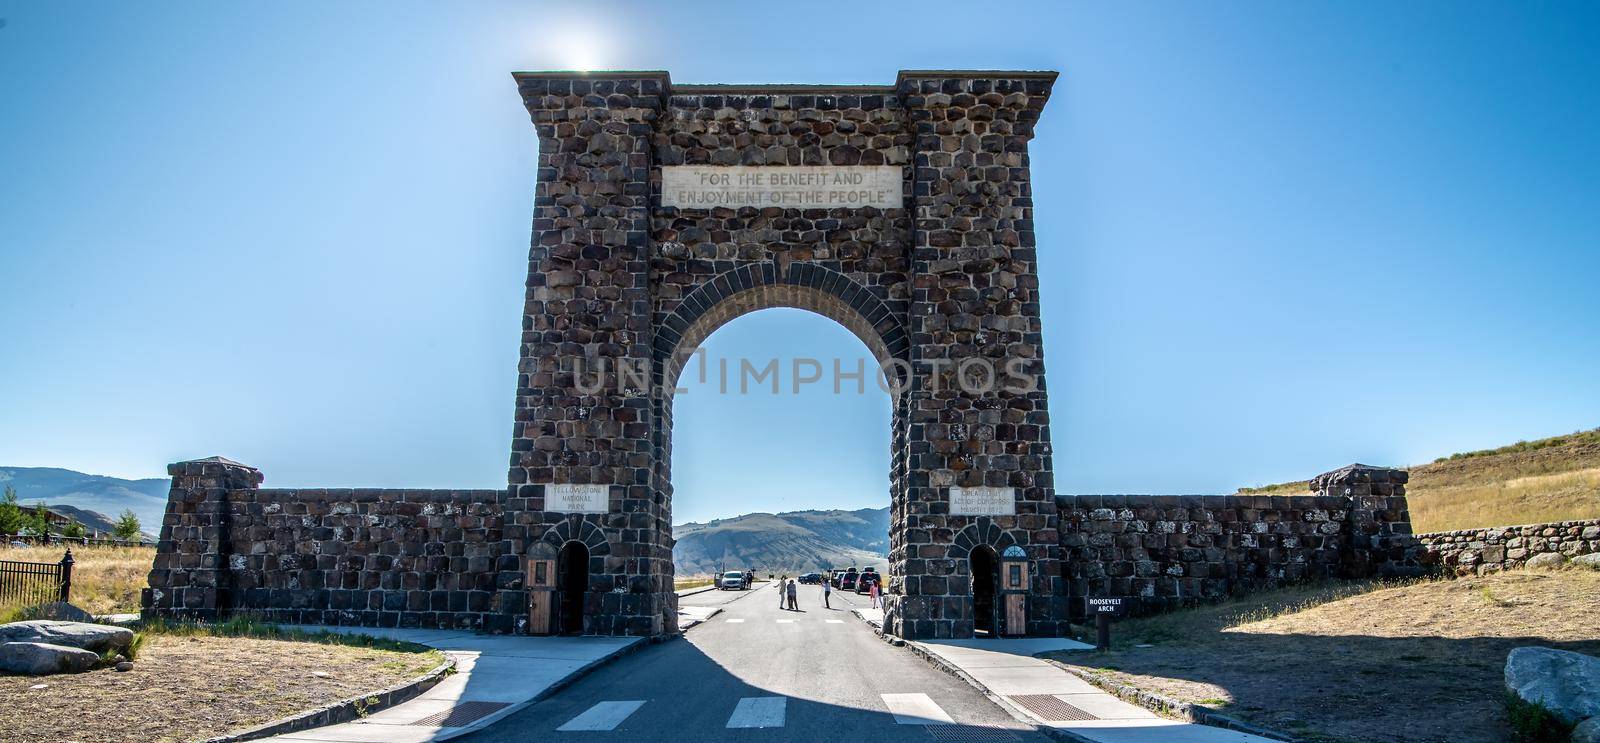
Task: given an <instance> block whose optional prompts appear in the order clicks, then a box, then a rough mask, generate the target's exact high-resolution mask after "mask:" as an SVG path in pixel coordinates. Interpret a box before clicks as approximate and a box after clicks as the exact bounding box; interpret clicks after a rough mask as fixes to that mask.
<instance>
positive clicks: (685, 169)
mask: <svg viewBox="0 0 1600 743" xmlns="http://www.w3.org/2000/svg"><path fill="white" fill-rule="evenodd" d="M900 189H901V172H900V166H898V165H814V166H813V165H766V166H761V165H722V166H717V165H663V166H661V205H662V206H673V207H679V208H685V209H711V208H713V207H719V206H722V207H730V208H738V207H741V206H753V207H764V206H777V207H784V208H790V209H833V208H837V207H843V208H846V209H860V208H862V207H867V206H871V207H877V208H879V209H899V208H900V207H901V205H902V199H901V193H900Z"/></svg>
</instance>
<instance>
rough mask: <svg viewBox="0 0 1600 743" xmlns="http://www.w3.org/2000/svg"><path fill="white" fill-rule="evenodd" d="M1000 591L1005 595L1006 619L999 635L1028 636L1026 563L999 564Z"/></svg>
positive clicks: (1009, 561) (1015, 561)
mask: <svg viewBox="0 0 1600 743" xmlns="http://www.w3.org/2000/svg"><path fill="white" fill-rule="evenodd" d="M1007 552H1010V550H1007ZM1000 590H1001V591H1002V592H1004V593H1005V619H1006V621H1005V627H1004V628H1003V629H1002V630H1001V634H1005V635H1026V634H1028V563H1027V562H1024V561H1021V560H1005V561H1003V562H1001V563H1000Z"/></svg>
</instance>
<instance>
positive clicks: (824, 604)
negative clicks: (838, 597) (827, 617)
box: [822, 578, 833, 609]
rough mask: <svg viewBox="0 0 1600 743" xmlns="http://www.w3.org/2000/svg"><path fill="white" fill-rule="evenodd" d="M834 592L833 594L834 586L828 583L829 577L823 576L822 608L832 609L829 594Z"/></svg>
mask: <svg viewBox="0 0 1600 743" xmlns="http://www.w3.org/2000/svg"><path fill="white" fill-rule="evenodd" d="M832 594H833V586H830V585H828V579H827V578H823V579H822V608H824V609H832V608H833V607H831V606H828V596H830V595H832Z"/></svg>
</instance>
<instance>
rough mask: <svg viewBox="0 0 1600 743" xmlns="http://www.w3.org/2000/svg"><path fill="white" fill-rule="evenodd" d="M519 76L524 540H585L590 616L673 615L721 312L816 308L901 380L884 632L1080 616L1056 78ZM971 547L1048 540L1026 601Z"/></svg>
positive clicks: (620, 622) (1011, 550) (968, 628)
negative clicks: (1046, 130)
mask: <svg viewBox="0 0 1600 743" xmlns="http://www.w3.org/2000/svg"><path fill="white" fill-rule="evenodd" d="M515 77H516V80H517V83H518V86H519V89H520V92H521V95H522V100H523V102H524V104H525V105H526V106H527V109H528V112H529V113H530V114H531V115H532V118H533V123H534V126H535V128H536V129H537V131H538V136H539V170H538V185H537V191H536V199H535V208H534V217H533V240H532V249H531V251H530V254H529V271H528V283H527V298H526V305H525V310H524V317H523V324H522V352H521V362H520V366H519V369H518V377H517V405H516V428H515V433H514V436H513V441H512V454H511V469H510V483H509V484H510V488H509V490H508V492H507V499H506V509H505V536H506V537H507V538H508V539H509V540H510V542H511V546H512V548H513V549H514V550H515V551H516V552H517V553H518V554H520V555H523V556H525V557H526V558H528V559H529V560H535V559H553V557H554V556H555V555H556V554H557V553H558V552H559V551H560V550H561V548H562V547H563V546H564V545H567V544H570V543H571V542H573V541H574V540H578V541H583V542H585V545H586V548H587V551H586V552H585V554H589V555H590V558H589V566H588V567H589V569H588V578H587V580H588V594H587V595H586V596H584V599H583V604H584V607H585V614H586V615H587V616H586V617H585V628H584V629H585V631H587V632H590V633H597V634H616V635H623V634H628V635H651V634H659V633H662V632H667V631H671V630H672V629H673V628H674V624H675V617H676V609H677V599H676V596H675V594H674V593H673V586H672V578H673V567H672V546H673V541H672V531H671V523H672V519H671V513H672V478H671V471H670V467H671V458H672V452H671V447H672V403H673V389H674V387H675V386H676V383H677V377H678V374H679V372H680V371H681V369H682V367H683V364H684V360H685V358H686V356H687V355H688V354H689V353H691V352H692V351H693V350H694V349H695V348H696V347H697V346H698V344H699V343H700V342H701V341H702V340H704V339H705V338H706V336H708V335H709V334H710V333H711V332H712V331H713V330H715V329H716V328H717V327H719V326H721V325H722V324H724V323H726V322H728V321H729V320H732V319H733V318H735V317H738V316H740V315H742V314H745V313H748V312H753V311H756V310H760V309H765V308H769V307H794V308H800V309H805V310H810V311H813V312H816V313H818V314H821V315H824V316H826V317H829V318H832V319H833V320H835V321H837V322H839V323H840V324H841V325H843V326H845V327H846V328H848V329H850V330H851V331H852V332H853V333H855V334H856V335H857V336H858V337H860V338H861V340H862V341H863V342H864V343H865V344H866V345H867V347H868V348H870V349H871V350H872V352H873V354H874V355H875V356H876V357H877V359H878V361H879V362H880V365H881V367H882V369H883V370H884V372H885V373H886V384H887V386H888V387H889V388H890V389H891V392H892V396H893V421H892V426H891V431H892V437H891V438H892V441H891V447H892V451H891V456H890V469H891V471H890V477H889V495H890V501H891V504H892V508H891V520H890V554H889V581H888V583H887V585H886V596H885V603H886V615H885V630H886V631H888V632H891V633H893V634H897V635H900V636H903V637H914V638H915V637H963V636H968V635H971V634H972V633H973V631H974V627H975V626H977V627H993V628H997V629H998V631H1000V632H1001V633H1012V634H1017V633H1021V632H1024V631H1025V632H1027V633H1029V634H1039V635H1052V634H1057V633H1059V632H1061V631H1062V630H1063V629H1064V627H1065V622H1066V618H1067V605H1066V601H1065V600H1064V595H1065V591H1064V590H1063V589H1064V586H1063V582H1062V576H1061V570H1060V554H1059V549H1058V546H1057V541H1058V539H1057V534H1058V531H1057V528H1058V523H1057V514H1056V505H1055V498H1054V488H1053V485H1054V483H1053V480H1052V472H1051V451H1050V426H1049V414H1048V410H1047V406H1046V399H1045V389H1044V376H1043V375H1044V368H1043V358H1044V354H1043V348H1042V341H1041V339H1042V336H1041V333H1040V311H1039V282H1038V272H1037V260H1036V246H1035V244H1034V230H1033V219H1034V214H1033V201H1032V191H1031V186H1030V182H1029V161H1028V142H1029V140H1030V139H1031V138H1032V136H1033V133H1034V126H1035V124H1036V123H1037V121H1038V119H1039V116H1040V113H1041V112H1042V111H1043V109H1044V105H1045V101H1046V100H1047V99H1048V97H1049V95H1050V88H1051V84H1052V82H1053V81H1054V79H1055V73H1053V72H1003V71H1002V72H992V71H984V72H951V71H914V72H901V73H900V75H899V77H898V79H897V81H896V82H895V84H894V85H884V86H866V85H864V86H809V85H808V86H794V85H755V86H746V85H739V86H725V85H672V84H671V82H670V80H669V79H668V76H667V74H666V73H664V72H606V73H569V72H553V73H552V72H529V73H518V74H517V75H516V76H515ZM870 375H871V372H869V376H870ZM819 464H825V463H819ZM980 548H983V549H980ZM974 551H978V552H981V553H982V554H983V555H991V554H1004V555H1006V556H1007V559H1012V558H1013V556H1017V555H1019V554H1020V555H1023V556H1025V557H1024V558H1022V559H1025V560H1026V565H1027V575H1026V578H1027V580H1026V581H1023V582H1020V583H1016V584H1015V585H1022V586H1026V589H1025V590H1026V595H1025V596H1023V597H1022V598H1024V599H1025V610H1023V611H1011V612H1010V613H1009V614H1008V616H1007V618H1006V621H1004V622H1001V623H1000V624H998V625H997V624H995V619H994V618H993V617H980V616H977V615H976V612H977V611H978V610H979V607H986V606H989V605H990V603H991V602H990V601H988V600H987V599H982V600H976V601H975V600H974V592H975V591H982V590H990V589H989V588H980V586H987V587H992V586H994V585H996V583H995V581H994V580H993V576H989V575H980V576H976V577H975V576H974V575H973V574H972V571H971V566H972V565H974V564H982V565H991V564H992V561H987V560H984V561H974V560H973V559H972V556H973V553H974ZM987 569H989V568H981V570H987ZM1007 585H1013V584H1011V583H1008V584H1007ZM991 598H992V597H991ZM1008 606H1012V607H1015V606H1016V604H1015V603H1014V602H1013V603H1012V604H1008ZM1019 617H1025V619H1023V620H1022V621H1021V622H1019V621H1018V618H1019ZM1019 625H1021V626H1019Z"/></svg>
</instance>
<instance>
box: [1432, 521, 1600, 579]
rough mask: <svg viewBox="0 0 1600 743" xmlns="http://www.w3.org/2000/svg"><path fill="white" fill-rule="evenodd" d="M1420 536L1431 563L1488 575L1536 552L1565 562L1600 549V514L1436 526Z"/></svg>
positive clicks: (1517, 564)
mask: <svg viewBox="0 0 1600 743" xmlns="http://www.w3.org/2000/svg"><path fill="white" fill-rule="evenodd" d="M1417 541H1418V542H1420V543H1421V546H1422V550H1423V555H1422V561H1423V563H1424V564H1426V565H1428V566H1429V567H1431V568H1433V569H1435V570H1438V571H1440V572H1445V573H1449V574H1453V575H1484V574H1486V573H1493V572H1498V571H1501V570H1510V569H1514V568H1519V567H1523V566H1524V565H1527V564H1528V563H1529V561H1531V560H1535V559H1536V558H1537V559H1538V562H1540V563H1546V564H1551V565H1559V564H1561V563H1564V562H1566V561H1568V560H1571V559H1572V558H1574V557H1579V556H1581V555H1589V554H1594V553H1597V552H1600V519H1591V520H1588V521H1558V522H1554V523H1548V524H1525V525H1521V526H1496V527H1492V528H1487V529H1465V530H1462V531H1442V532H1433V533H1429V534H1419V535H1417ZM1546 555H1549V556H1550V557H1545V556H1546ZM1535 564H1538V563H1535Z"/></svg>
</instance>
